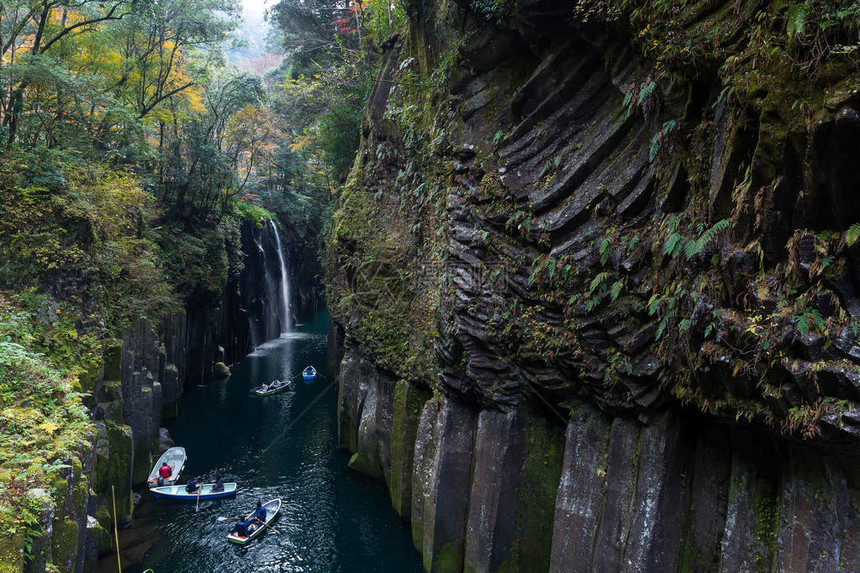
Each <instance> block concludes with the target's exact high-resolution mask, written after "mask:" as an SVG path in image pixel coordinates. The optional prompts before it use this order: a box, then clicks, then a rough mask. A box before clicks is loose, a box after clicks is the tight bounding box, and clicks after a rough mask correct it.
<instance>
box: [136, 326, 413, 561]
mask: <svg viewBox="0 0 860 573" xmlns="http://www.w3.org/2000/svg"><path fill="white" fill-rule="evenodd" d="M327 326H328V317H327V316H326V315H324V314H322V315H319V316H317V317H316V318H315V319H314V321H313V322H311V323H309V324H306V325H299V326H297V327H296V328H295V332H294V333H291V334H289V335H282V338H281V339H278V340H275V341H271V342H269V343H267V344H265V345H263V346H262V347H261V348H258V349H257V351H256V352H254V353H253V354H252V355H250V356H248V357H246V358H245V359H244V360H243V361H242V362H241V364H239V365H236V367H234V371H233V375H232V376H231V377H230V378H229V379H228V380H226V381H221V382H213V383H210V384H209V385H208V386H205V387H199V388H195V389H193V390H192V391H190V392H188V393H186V395H185V396H184V397H183V400H182V409H181V413H180V415H179V417H178V418H177V419H176V420H175V421H174V422H172V423H171V424H170V425H169V426H168V430H169V431H170V435H171V437H172V438H173V440H174V441H175V442H176V444H177V445H181V446H184V447H185V449H186V451H187V454H188V461H187V463H186V466H185V471H184V472H183V475H182V478H181V479H180V482H181V483H185V481H187V479H188V478H189V477H191V476H192V475H196V476H200V477H201V478H203V480H204V482H211V481H214V479H215V476H216V474H218V473H220V474H222V475H223V476H224V477H225V480H226V481H228V482H229V481H235V482H237V483H238V492H237V494H236V496H235V497H233V498H228V499H226V500H214V501H208V502H207V501H203V502H200V507H199V509H198V508H195V505H194V504H193V503H190V502H182V501H172V500H156V499H152V497H151V496H150V495H149V494H148V493H144V494H143V496H144V497H143V500H142V501H141V504H140V506H139V507H138V509H137V511H136V512H135V519H136V520H141V521H142V522H144V523H148V524H150V526H151V527H147V529H148V530H150V531H152V533H151V535H152V537H153V538H154V540H155V543H154V545H153V546H152V548H151V550H149V551H148V553H147V555H146V557H145V559H144V561H143V563H142V564H137V565H134V566H129V567H123V571H124V572H126V573H140V572H142V571H144V570H145V569H147V568H152V569H153V570H154V572H155V573H186V572H187V573H209V572H212V573H214V572H230V573H235V572H239V571H243V572H244V571H255V572H258V571H259V572H263V571H272V572H274V571H278V572H309V573H335V572H341V573H363V572H371V571H378V572H393V573H410V572H415V573H418V572H420V571H421V564H420V556H419V555H418V553H417V552H416V551H415V550H414V549H413V547H412V542H411V538H410V532H409V526H408V524H403V523H401V522H400V520H399V519H398V517H397V516H396V515H395V514H394V512H393V511H392V509H391V504H390V502H389V499H388V496H387V493H386V491H385V489H384V488H383V486H382V485H381V484H379V483H377V482H374V481H370V480H368V479H366V478H364V477H362V476H360V475H357V474H355V473H353V472H351V471H349V470H348V469H347V467H346V461H347V460H346V457H345V455H344V454H343V453H342V452H340V451H339V450H338V448H337V387H336V385H334V384H332V381H331V380H330V379H329V378H328V377H326V376H324V375H322V374H323V373H324V372H325V365H326V329H327ZM308 364H313V365H314V366H315V367H316V368H317V369H318V370H319V371H320V374H321V375H320V376H319V377H318V378H317V380H315V381H314V382H311V383H305V382H303V381H302V380H301V377H300V376H298V377H297V378H294V385H295V390H294V391H289V392H281V393H279V394H274V395H271V396H266V397H261V396H257V395H254V394H252V393H251V389H252V388H253V387H256V386H259V385H260V384H261V383H262V382H264V381H266V382H270V381H271V380H272V379H274V378H281V379H283V378H286V377H288V376H294V377H296V375H298V374H299V373H300V372H301V370H302V369H303V368H304V367H305V366H307V365H308ZM277 497H279V498H281V499H282V500H283V508H282V510H281V515H280V517H279V518H278V520H277V521H276V522H275V524H274V531H270V532H267V533H265V534H264V535H263V536H261V537H258V538H256V539H255V540H253V541H252V542H251V543H250V544H248V545H246V546H237V545H234V544H231V543H228V542H227V540H226V536H227V534H228V533H229V532H230V529H231V528H232V526H233V521H232V520H230V519H225V518H228V517H234V516H237V515H245V514H247V513H249V512H250V511H251V510H252V509H253V506H254V505H255V503H256V501H257V500H260V501H262V502H264V503H265V502H266V501H267V500H270V499H273V498H277Z"/></svg>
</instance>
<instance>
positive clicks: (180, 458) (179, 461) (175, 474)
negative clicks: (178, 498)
mask: <svg viewBox="0 0 860 573" xmlns="http://www.w3.org/2000/svg"><path fill="white" fill-rule="evenodd" d="M187 458H188V456H186V455H185V448H181V447H178V446H176V447H173V448H168V449H167V451H166V452H164V453H163V454H161V457H160V458H158V461H157V462H155V465H154V466H153V467H152V471H151V472H149V477H148V478H147V479H146V483H147V485H149V487H151V488H152V487H156V486H159V485H173V484H175V483H176V480H177V479H179V474H180V473H182V468H184V467H185V460H186V459H187ZM163 463H167V465H168V466H170V470H171V473H170V477H169V478H166V479H164V480H163V481H162V482H161V483H160V484H159V483H158V468H160V467H161V464H163Z"/></svg>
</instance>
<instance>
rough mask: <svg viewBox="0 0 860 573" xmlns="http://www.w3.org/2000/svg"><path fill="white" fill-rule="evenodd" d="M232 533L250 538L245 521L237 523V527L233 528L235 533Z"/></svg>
mask: <svg viewBox="0 0 860 573" xmlns="http://www.w3.org/2000/svg"><path fill="white" fill-rule="evenodd" d="M230 533H232V534H234V535H238V536H239V537H247V536H248V524H247V523H246V522H245V520H244V519H240V520H239V521H237V522H236V525H235V526H234V527H233V531H231V532H230Z"/></svg>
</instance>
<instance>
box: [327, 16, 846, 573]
mask: <svg viewBox="0 0 860 573" xmlns="http://www.w3.org/2000/svg"><path fill="white" fill-rule="evenodd" d="M809 6H810V5H809V4H808V3H806V2H800V1H789V2H764V3H761V2H753V1H746V0H743V1H740V2H738V3H736V4H734V5H732V6H729V5H728V4H726V5H719V6H718V5H715V4H713V3H708V2H688V3H683V4H679V5H672V6H669V5H668V4H666V3H665V2H657V1H653V2H651V1H649V2H644V3H641V2H640V3H636V2H627V1H621V0H618V1H616V0H600V1H597V2H586V3H578V4H576V3H575V5H571V3H570V2H564V1H562V0H550V1H548V2H539V3H538V2H530V1H514V2H503V3H498V2H497V3H486V2H472V1H467V0H454V1H447V0H446V1H442V0H438V1H436V0H430V1H428V2H409V3H407V5H406V7H407V12H408V15H409V22H410V26H409V30H408V32H407V33H406V34H404V35H403V36H401V37H400V38H399V39H396V40H392V42H390V44H391V49H390V50H389V51H388V52H387V53H385V54H384V55H383V57H382V59H381V62H382V70H381V71H380V74H379V82H378V83H377V85H376V86H375V89H374V91H373V93H372V94H371V97H370V101H369V103H368V107H367V110H366V113H365V116H364V119H363V122H362V141H361V145H360V148H359V151H358V156H357V158H356V163H355V168H354V169H353V171H352V173H351V174H350V177H349V179H348V180H347V182H346V184H345V186H344V188H343V189H342V191H341V194H340V196H339V201H338V207H337V210H336V213H335V216H334V221H333V225H332V230H331V233H330V236H329V237H328V241H327V252H326V265H327V268H326V280H327V287H328V292H329V307H330V310H331V313H332V317H333V319H334V320H335V321H337V322H338V325H339V327H338V328H339V331H342V333H343V340H344V347H345V349H346V356H345V357H344V359H343V368H342V370H341V381H340V397H341V399H340V419H341V427H340V429H341V438H340V444H341V446H342V447H344V448H345V449H348V450H349V451H351V452H353V453H354V454H355V457H354V463H353V467H355V468H357V469H361V470H362V471H365V472H367V473H369V474H371V475H377V476H379V475H381V476H383V478H384V479H386V480H387V482H388V484H389V487H390V488H391V490H392V498H393V500H394V501H393V503H394V505H395V507H396V508H398V509H397V511H398V512H400V513H401V515H406V504H405V503H404V502H403V499H404V489H403V488H402V486H400V485H399V484H402V483H403V480H402V479H401V478H400V477H399V476H400V475H402V473H403V471H404V468H405V467H406V466H407V465H408V464H403V458H402V455H401V453H400V452H403V451H405V450H406V449H408V448H404V447H403V443H402V442H401V441H400V435H399V432H398V436H397V437H396V438H390V439H392V440H394V441H393V442H392V443H391V444H386V442H385V440H386V435H387V434H390V433H392V431H391V430H388V426H387V424H388V419H389V418H388V417H387V414H385V412H387V411H388V408H389V405H392V406H391V407H392V408H393V417H392V418H391V420H392V421H391V423H392V424H399V423H400V422H398V416H402V412H403V410H404V408H405V406H404V405H403V404H404V401H403V398H402V389H400V387H399V386H398V385H399V382H398V385H395V386H394V388H396V390H394V396H393V398H388V397H386V396H384V394H385V393H386V392H388V391H389V389H388V388H383V387H382V386H381V385H379V384H378V383H377V382H376V381H378V380H379V379H381V377H382V376H383V373H384V376H385V377H387V378H389V379H392V380H405V381H407V383H408V384H410V385H411V386H412V387H414V388H422V389H423V388H426V389H427V390H428V391H429V392H430V393H431V394H432V396H433V397H432V398H430V399H429V401H426V402H425V405H424V406H423V408H422V410H421V416H420V418H419V420H418V426H417V427H418V430H417V434H416V437H415V446H414V449H413V457H412V467H411V471H412V481H411V484H412V497H411V503H410V504H409V515H410V520H411V525H412V531H413V540H414V542H415V544H416V547H418V548H419V550H420V551H421V552H422V554H423V556H424V564H425V568H426V569H428V570H448V569H449V568H450V569H458V568H460V569H461V568H466V569H469V570H475V571H478V570H516V569H518V568H519V569H522V568H524V567H528V566H532V567H536V568H538V569H544V568H546V569H549V570H594V569H597V568H600V567H604V566H605V567H607V568H608V569H612V570H631V571H632V570H637V571H638V570H661V571H663V570H736V569H741V570H756V569H766V570H790V569H796V570H807V569H810V568H815V569H818V570H838V568H839V567H842V568H844V569H849V570H850V569H852V568H853V569H858V568H860V563H858V562H857V559H858V557H856V556H855V554H854V553H855V552H854V549H853V545H852V546H851V548H848V547H847V545H846V544H841V543H842V542H841V541H839V540H845V539H850V538H851V536H852V535H854V530H855V525H854V520H853V518H852V517H850V516H852V515H853V514H854V511H855V507H856V501H855V500H856V496H857V492H858V485H857V483H858V482H857V480H856V476H855V472H854V470H853V469H852V468H853V465H852V463H851V462H850V461H849V460H854V459H856V452H857V448H858V445H860V382H858V380H860V329H858V328H857V324H858V320H860V299H858V297H857V294H856V293H857V286H856V285H857V284H860V266H858V261H860V258H858V251H857V249H858V246H857V241H858V237H860V209H858V207H857V206H856V205H857V202H856V188H857V176H856V173H857V171H856V169H855V166H856V164H857V162H858V160H860V152H858V151H857V150H858V149H860V96H858V93H860V79H858V78H860V76H858V74H857V65H856V51H855V46H854V43H855V42H856V40H855V38H856V37H857V32H858V27H860V25H858V24H857V22H860V19H858V18H857V17H858V16H860V12H858V11H857V9H855V8H854V7H851V8H846V9H848V10H849V12H839V13H837V12H835V10H837V9H836V8H834V6H835V5H830V4H828V5H826V6H825V5H824V4H816V9H815V10H812V11H810V9H809ZM840 9H842V8H840ZM849 13H850V14H851V15H852V16H851V18H845V16H846V15H847V14H849ZM799 14H803V15H804V17H808V18H809V20H808V21H807V22H806V24H805V26H808V27H804V30H805V31H806V32H804V33H795V34H786V29H787V27H788V26H789V24H790V25H795V24H796V23H797V22H798V20H797V19H796V16H798V15H799ZM849 20H850V22H849ZM837 21H839V22H841V23H838V22H837ZM811 30H815V35H816V38H818V40H821V41H823V42H824V43H823V44H822V43H819V44H816V43H815V42H808V41H807V40H808V39H809V38H810V36H807V35H806V33H807V32H808V33H810V34H812V32H811ZM849 38H850V41H849V40H848V39H849ZM837 40H838V41H837ZM831 41H832V42H836V43H839V44H840V45H842V43H844V42H849V43H850V44H851V47H846V48H845V50H829V51H828V50H823V51H821V50H819V48H817V47H816V45H817V46H819V47H820V46H824V45H835V44H828V42H831ZM846 46H847V45H846ZM852 54H854V55H852ZM373 370H376V372H374V371H373ZM524 408H525V409H526V410H527V414H526V419H527V421H525V422H521V424H522V426H519V425H517V424H515V423H514V422H513V420H514V419H516V416H519V415H522V414H521V412H523V409H524ZM398 412H401V414H398ZM557 415H560V416H561V417H562V418H563V419H564V420H565V424H567V425H568V427H567V430H566V434H564V430H562V429H560V427H559V426H557V425H556V424H555V420H557V419H558V417H557ZM508 417H511V419H508ZM451 420H458V422H457V423H454V426H452V425H451V424H452V422H451ZM559 422H560V421H559ZM458 424H459V425H458ZM393 427H394V426H392V428H393ZM399 427H400V426H398V428H399ZM483 427H487V428H488V427H498V428H500V430H499V432H500V434H502V435H500V437H499V443H496V442H494V441H493V440H492V439H490V438H488V437H486V436H485V435H483V434H482V433H481V431H480V428H483ZM520 427H522V428H525V430H524V431H520V430H519V428H520ZM502 428H504V431H502V430H501V429H502ZM455 430H456V431H455ZM458 432H459V433H458ZM469 432H473V433H474V434H475V437H474V439H466V436H467V435H468V434H469ZM563 434H564V435H565V436H566V437H565V438H564V441H565V444H564V454H563V460H562V459H561V458H562V454H561V453H560V452H561V446H560V445H559V444H560V442H559V439H560V438H559V436H561V435H563ZM407 435H408V434H407ZM455 435H456V436H457V437H456V438H455ZM582 436H589V438H588V439H587V440H586V439H584V438H582ZM465 442H468V443H469V444H470V445H469V446H468V447H467V446H466V445H465ZM521 443H523V444H526V445H525V446H520V444H521ZM748 444H755V446H756V448H757V449H758V451H759V452H761V455H760V456H759V457H757V456H756V455H754V454H753V453H751V451H750V449H749V447H748ZM523 447H525V450H523V449H522V448H523ZM531 447H533V448H534V450H532V449H530V448H531ZM467 452H468V455H467ZM536 452H540V456H543V457H544V458H546V461H547V464H546V465H544V464H543V462H542V461H540V462H539V461H538V460H540V457H534V456H533V454H534V453H536ZM386 455H389V456H390V460H391V463H392V464H394V463H395V462H396V463H397V468H396V471H395V469H394V468H393V467H392V468H389V469H387V467H388V464H387V463H386ZM467 457H468V458H469V459H470V461H469V462H468V463H469V464H470V468H471V469H470V472H471V473H470V474H469V475H468V476H464V475H461V474H460V473H458V471H460V470H455V469H453V468H452V467H451V465H450V464H449V461H450V460H451V459H459V460H460V463H466V462H465V461H464V460H465V458H467ZM491 460H492V461H493V462H495V463H497V464H500V465H499V467H494V466H493V465H492V463H491ZM519 460H522V462H520V461H519ZM800 460H808V467H806V466H805V463H806V462H801V461H800ZM519 464H521V468H519ZM512 466H513V467H514V468H516V469H511V467H512ZM810 468H814V469H815V471H812V470H810ZM394 473H396V474H397V476H398V477H397V478H396V482H395V480H394V479H392V474H394ZM813 474H815V475H813ZM818 475H821V476H831V478H832V479H831V478H823V477H816V476H818ZM461 480H463V481H461ZM556 481H557V482H558V483H555V482H556ZM488 483H492V484H494V487H495V488H496V489H493V487H492V486H489V485H488ZM548 491H555V492H556V497H555V504H554V508H552V509H551V510H548V509H547V502H546V499H547V498H548V497H551V495H549V494H548V493H547V492H548ZM607 492H611V495H609V493H607ZM453 499H456V500H457V502H456V503H454V502H453V501H452V500H453ZM514 500H516V503H514ZM795 507H796V508H797V511H794V510H792V511H791V512H789V511H788V508H795ZM464 508H465V510H464ZM464 511H465V513H464ZM549 514H552V516H550V515H549ZM503 520H506V521H504V522H503ZM511 523H513V524H515V527H512V526H511V525H510V524H511ZM549 531H552V534H551V535H550V534H549V533H548V532H549ZM539 538H540V539H542V540H544V541H543V542H535V541H534V540H536V539H539ZM546 539H551V542H547V541H546ZM547 544H548V545H547ZM837 556H838V557H837ZM527 562H528V565H526V563H527Z"/></svg>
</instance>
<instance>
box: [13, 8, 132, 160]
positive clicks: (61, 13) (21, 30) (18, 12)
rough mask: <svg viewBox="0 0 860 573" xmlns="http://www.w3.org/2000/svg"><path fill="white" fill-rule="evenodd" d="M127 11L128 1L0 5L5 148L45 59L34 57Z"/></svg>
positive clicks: (125, 13) (128, 10)
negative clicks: (5, 132) (4, 76)
mask: <svg viewBox="0 0 860 573" xmlns="http://www.w3.org/2000/svg"><path fill="white" fill-rule="evenodd" d="M130 10H131V5H130V0H109V1H105V0H42V1H41V2H23V1H21V0H11V1H9V2H4V3H2V4H0V49H2V53H0V62H2V64H3V67H6V68H9V71H6V74H5V75H7V78H6V80H7V82H8V92H7V91H6V90H4V91H3V96H4V97H2V98H0V116H2V125H3V127H4V128H5V129H6V130H7V132H8V135H7V148H8V147H10V146H11V145H12V144H13V143H14V142H15V140H16V138H17V133H18V128H19V122H20V118H21V114H22V113H23V110H24V97H25V92H26V90H27V87H28V86H29V85H30V84H31V82H32V81H33V75H34V74H36V73H38V71H39V69H40V64H41V63H42V62H43V61H44V59H43V58H39V56H45V55H46V54H47V53H48V52H49V51H50V50H51V49H52V48H54V47H55V46H57V45H58V44H59V43H60V42H61V41H64V40H68V39H72V38H74V37H76V36H79V35H82V34H87V33H90V32H92V31H94V30H96V29H97V28H98V26H99V24H101V23H103V22H107V21H111V20H121V19H122V18H124V17H125V16H127V15H128V14H129V13H130ZM16 60H22V62H21V63H23V66H22V65H16V64H17V62H16ZM10 71H11V73H10ZM7 94H8V95H7Z"/></svg>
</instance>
